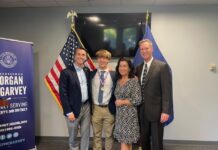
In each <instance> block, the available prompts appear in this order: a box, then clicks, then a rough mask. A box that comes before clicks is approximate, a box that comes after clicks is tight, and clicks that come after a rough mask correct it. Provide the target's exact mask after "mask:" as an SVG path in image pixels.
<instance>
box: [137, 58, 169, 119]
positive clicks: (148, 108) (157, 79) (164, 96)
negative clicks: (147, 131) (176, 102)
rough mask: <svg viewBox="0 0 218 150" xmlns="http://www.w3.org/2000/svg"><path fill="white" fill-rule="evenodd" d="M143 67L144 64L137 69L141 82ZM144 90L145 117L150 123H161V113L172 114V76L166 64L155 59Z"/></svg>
mask: <svg viewBox="0 0 218 150" xmlns="http://www.w3.org/2000/svg"><path fill="white" fill-rule="evenodd" d="M143 65H144V64H143V63H142V64H141V65H139V66H138V67H137V68H136V75H137V76H138V78H139V80H141V74H142V69H143ZM140 83H141V82H140ZM142 90H144V103H143V104H142V105H144V117H146V118H147V119H148V121H159V120H160V114H161V113H167V114H171V113H172V76H171V71H170V68H169V66H168V65H167V64H166V63H164V62H161V61H158V60H155V59H153V61H152V63H151V66H150V68H149V71H148V73H147V75H146V81H145V86H144V88H143V87H142Z"/></svg>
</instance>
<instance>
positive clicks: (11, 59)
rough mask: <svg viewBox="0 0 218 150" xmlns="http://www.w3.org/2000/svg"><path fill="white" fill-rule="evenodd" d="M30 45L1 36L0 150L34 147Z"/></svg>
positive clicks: (32, 80)
mask: <svg viewBox="0 0 218 150" xmlns="http://www.w3.org/2000/svg"><path fill="white" fill-rule="evenodd" d="M32 45H33V43H32V42H26V41H19V40H14V39H6V38H0V150H36V146H35V122H34V121H35V119H34V100H33V92H34V90H33V83H34V78H33V74H34V72H33V70H34V69H33V67H34V65H33V49H32Z"/></svg>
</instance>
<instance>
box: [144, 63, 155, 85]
mask: <svg viewBox="0 0 218 150" xmlns="http://www.w3.org/2000/svg"><path fill="white" fill-rule="evenodd" d="M154 68H155V60H153V61H152V62H151V66H150V68H149V70H148V73H147V75H146V78H145V86H146V84H147V83H148V81H149V78H150V77H151V74H152V72H153V70H154Z"/></svg>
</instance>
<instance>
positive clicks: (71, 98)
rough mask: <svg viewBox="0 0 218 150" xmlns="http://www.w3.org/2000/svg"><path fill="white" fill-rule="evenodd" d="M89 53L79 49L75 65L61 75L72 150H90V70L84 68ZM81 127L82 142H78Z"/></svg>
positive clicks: (63, 102)
mask: <svg viewBox="0 0 218 150" xmlns="http://www.w3.org/2000/svg"><path fill="white" fill-rule="evenodd" d="M86 59H87V52H86V50H85V49H83V48H77V49H76V50H75V55H74V64H73V65H72V66H71V67H69V68H66V69H64V70H63V71H62V72H61V75H60V83H59V93H60V99H61V102H62V106H63V110H64V115H65V116H66V122H67V126H68V132H69V147H70V150H79V149H80V150H88V148H89V136H90V104H89V100H90V94H89V89H88V87H89V73H90V71H89V69H88V68H87V67H85V66H84V61H85V60H86ZM79 127H80V134H81V142H79V141H78V140H77V133H78V128H79Z"/></svg>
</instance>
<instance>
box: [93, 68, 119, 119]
mask: <svg viewBox="0 0 218 150" xmlns="http://www.w3.org/2000/svg"><path fill="white" fill-rule="evenodd" d="M96 72H97V69H96V70H94V71H92V72H91V75H90V78H91V80H90V86H91V87H90V91H92V79H93V78H94V76H95V74H96ZM110 76H111V78H112V81H113V89H112V94H111V98H110V101H109V104H108V107H109V110H110V112H111V114H113V115H114V114H115V113H116V106H115V100H116V98H115V95H114V90H115V86H116V81H117V75H116V72H115V71H110ZM91 94H92V92H91Z"/></svg>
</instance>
